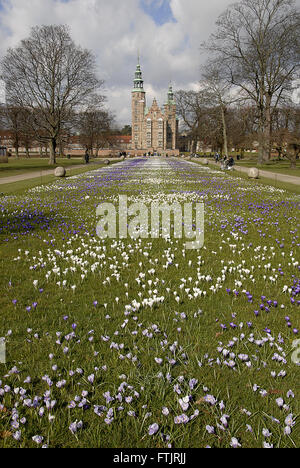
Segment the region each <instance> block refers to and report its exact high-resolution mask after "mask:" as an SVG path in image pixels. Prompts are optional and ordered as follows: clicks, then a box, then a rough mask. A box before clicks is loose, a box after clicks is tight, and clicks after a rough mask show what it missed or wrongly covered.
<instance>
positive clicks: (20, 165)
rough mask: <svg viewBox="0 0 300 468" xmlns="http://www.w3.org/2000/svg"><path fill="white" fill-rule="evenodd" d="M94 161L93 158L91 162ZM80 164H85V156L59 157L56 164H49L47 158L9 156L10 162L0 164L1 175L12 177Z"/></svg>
mask: <svg viewBox="0 0 300 468" xmlns="http://www.w3.org/2000/svg"><path fill="white" fill-rule="evenodd" d="M92 162H93V160H92V159H91V163H92ZM80 164H84V160H83V158H72V159H67V158H57V160H56V165H55V166H49V161H48V159H47V158H29V159H26V158H19V159H17V158H9V162H8V163H1V164H0V177H10V176H14V175H21V174H26V173H28V172H38V171H41V170H43V171H44V170H45V171H46V170H49V169H51V168H53V167H58V166H64V167H72V166H75V165H77V166H78V165H80Z"/></svg>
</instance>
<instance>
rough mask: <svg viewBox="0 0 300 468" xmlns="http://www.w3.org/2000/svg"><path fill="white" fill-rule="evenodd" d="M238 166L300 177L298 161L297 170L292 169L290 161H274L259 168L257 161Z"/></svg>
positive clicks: (241, 163) (298, 163)
mask: <svg viewBox="0 0 300 468" xmlns="http://www.w3.org/2000/svg"><path fill="white" fill-rule="evenodd" d="M236 164H237V165H238V166H242V167H257V168H258V169H261V170H263V171H269V172H276V173H278V174H286V175H293V176H298V177H300V161H297V166H296V169H291V167H290V162H289V161H286V160H284V161H276V160H272V161H270V162H269V163H268V164H262V165H261V166H259V165H258V164H257V163H256V161H253V160H251V161H249V160H244V161H237V163H236Z"/></svg>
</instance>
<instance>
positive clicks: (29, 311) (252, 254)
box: [0, 159, 300, 449]
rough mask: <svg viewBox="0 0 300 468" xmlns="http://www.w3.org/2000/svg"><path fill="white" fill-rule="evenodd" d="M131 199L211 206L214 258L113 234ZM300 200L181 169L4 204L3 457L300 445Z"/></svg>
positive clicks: (91, 179) (156, 164)
mask: <svg viewBox="0 0 300 468" xmlns="http://www.w3.org/2000/svg"><path fill="white" fill-rule="evenodd" d="M119 195H127V196H128V205H130V204H131V203H133V202H137V201H138V202H143V203H145V205H146V206H147V207H149V208H150V206H151V203H152V202H153V201H157V202H159V203H163V202H168V203H171V202H174V201H177V202H178V203H180V204H181V205H182V204H183V203H187V202H191V203H192V202H193V203H195V202H201V201H204V203H205V243H204V246H203V248H202V249H201V250H187V249H186V248H185V242H186V239H185V238H184V237H183V238H182V239H176V238H174V236H173V235H172V236H171V237H170V238H167V239H164V238H161V237H160V238H159V239H152V238H150V237H149V238H145V239H139V238H137V239H132V238H130V237H128V238H127V239H119V238H118V237H116V238H115V239H106V240H103V239H100V238H99V237H98V236H97V235H96V224H97V221H98V219H97V217H96V207H97V206H98V204H99V203H101V202H111V203H113V205H114V206H115V207H116V210H117V213H118V197H119ZM299 200H300V198H299V196H298V195H297V194H295V193H292V192H290V191H286V190H283V189H279V188H275V187H272V186H271V185H266V184H263V183H261V184H258V183H257V184H256V183H255V185H254V184H253V183H252V181H249V180H247V179H246V178H243V177H240V175H239V176H238V177H237V176H232V175H231V174H228V173H224V172H221V171H218V170H216V169H215V168H212V167H202V166H201V165H197V166H196V165H191V164H188V163H186V162H184V161H179V160H171V159H170V160H164V161H160V160H156V159H152V160H151V161H149V162H147V161H145V160H129V161H125V162H124V164H123V165H121V166H120V165H119V166H112V167H108V168H105V169H103V170H99V171H92V172H87V173H85V174H81V175H77V176H73V177H69V178H67V179H65V180H55V181H53V182H51V183H50V184H46V185H43V186H39V187H32V188H29V189H27V190H25V191H24V190H23V192H20V193H18V194H13V195H10V196H4V197H2V198H1V199H0V216H1V218H0V268H1V270H0V271H1V276H0V287H1V296H0V311H1V312H0V337H1V336H3V337H5V347H6V364H0V447H1V448H7V447H41V446H47V447H51V448H53V447H71V448H72V447H104V448H105V447H112V448H122V447H124V448H129V447H134V448H136V447H139V448H148V447H153V448H161V449H163V448H167V447H172V448H182V447H185V448H187V447H191V448H194V447H201V448H202V447H207V446H210V447H214V448H223V447H224V448H227V447H228V448H229V447H243V448H260V447H281V448H296V447H299V442H300V418H299V354H300V353H299V351H298V350H297V346H298V347H299V342H298V343H297V342H296V340H299V333H298V330H299V325H300V322H299V292H300V282H299V261H298V260H297V259H299V237H298V236H299ZM129 219H130V218H129ZM194 221H195V220H194ZM186 224H187V222H186Z"/></svg>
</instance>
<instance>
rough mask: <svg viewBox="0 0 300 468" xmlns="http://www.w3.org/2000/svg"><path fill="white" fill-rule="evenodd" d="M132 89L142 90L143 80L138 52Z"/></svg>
mask: <svg viewBox="0 0 300 468" xmlns="http://www.w3.org/2000/svg"><path fill="white" fill-rule="evenodd" d="M133 91H144V81H143V78H142V70H141V66H140V54H138V64H137V66H136V71H135V78H134V80H133Z"/></svg>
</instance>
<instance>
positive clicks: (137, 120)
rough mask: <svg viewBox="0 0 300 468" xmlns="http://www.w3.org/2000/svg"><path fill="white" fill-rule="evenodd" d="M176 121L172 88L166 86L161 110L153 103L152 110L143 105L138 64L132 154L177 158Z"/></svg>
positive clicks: (134, 95) (133, 113)
mask: <svg viewBox="0 0 300 468" xmlns="http://www.w3.org/2000/svg"><path fill="white" fill-rule="evenodd" d="M177 138H178V118H177V116H176V103H175V101H174V94H173V90H172V86H171V85H170V86H169V91H168V96H167V101H166V103H165V104H164V106H163V108H160V107H159V105H158V104H157V101H156V99H155V98H154V99H153V103H152V106H151V107H150V108H149V107H147V105H146V92H145V91H144V81H143V79H142V71H141V66H140V64H139V63H138V65H137V67H136V72H135V78H134V84H133V90H132V140H131V141H132V142H131V151H132V152H133V153H134V154H137V155H141V154H145V153H146V154H148V153H154V154H155V153H156V154H161V155H163V156H165V155H168V156H172V155H178V154H179V150H178V149H177Z"/></svg>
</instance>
